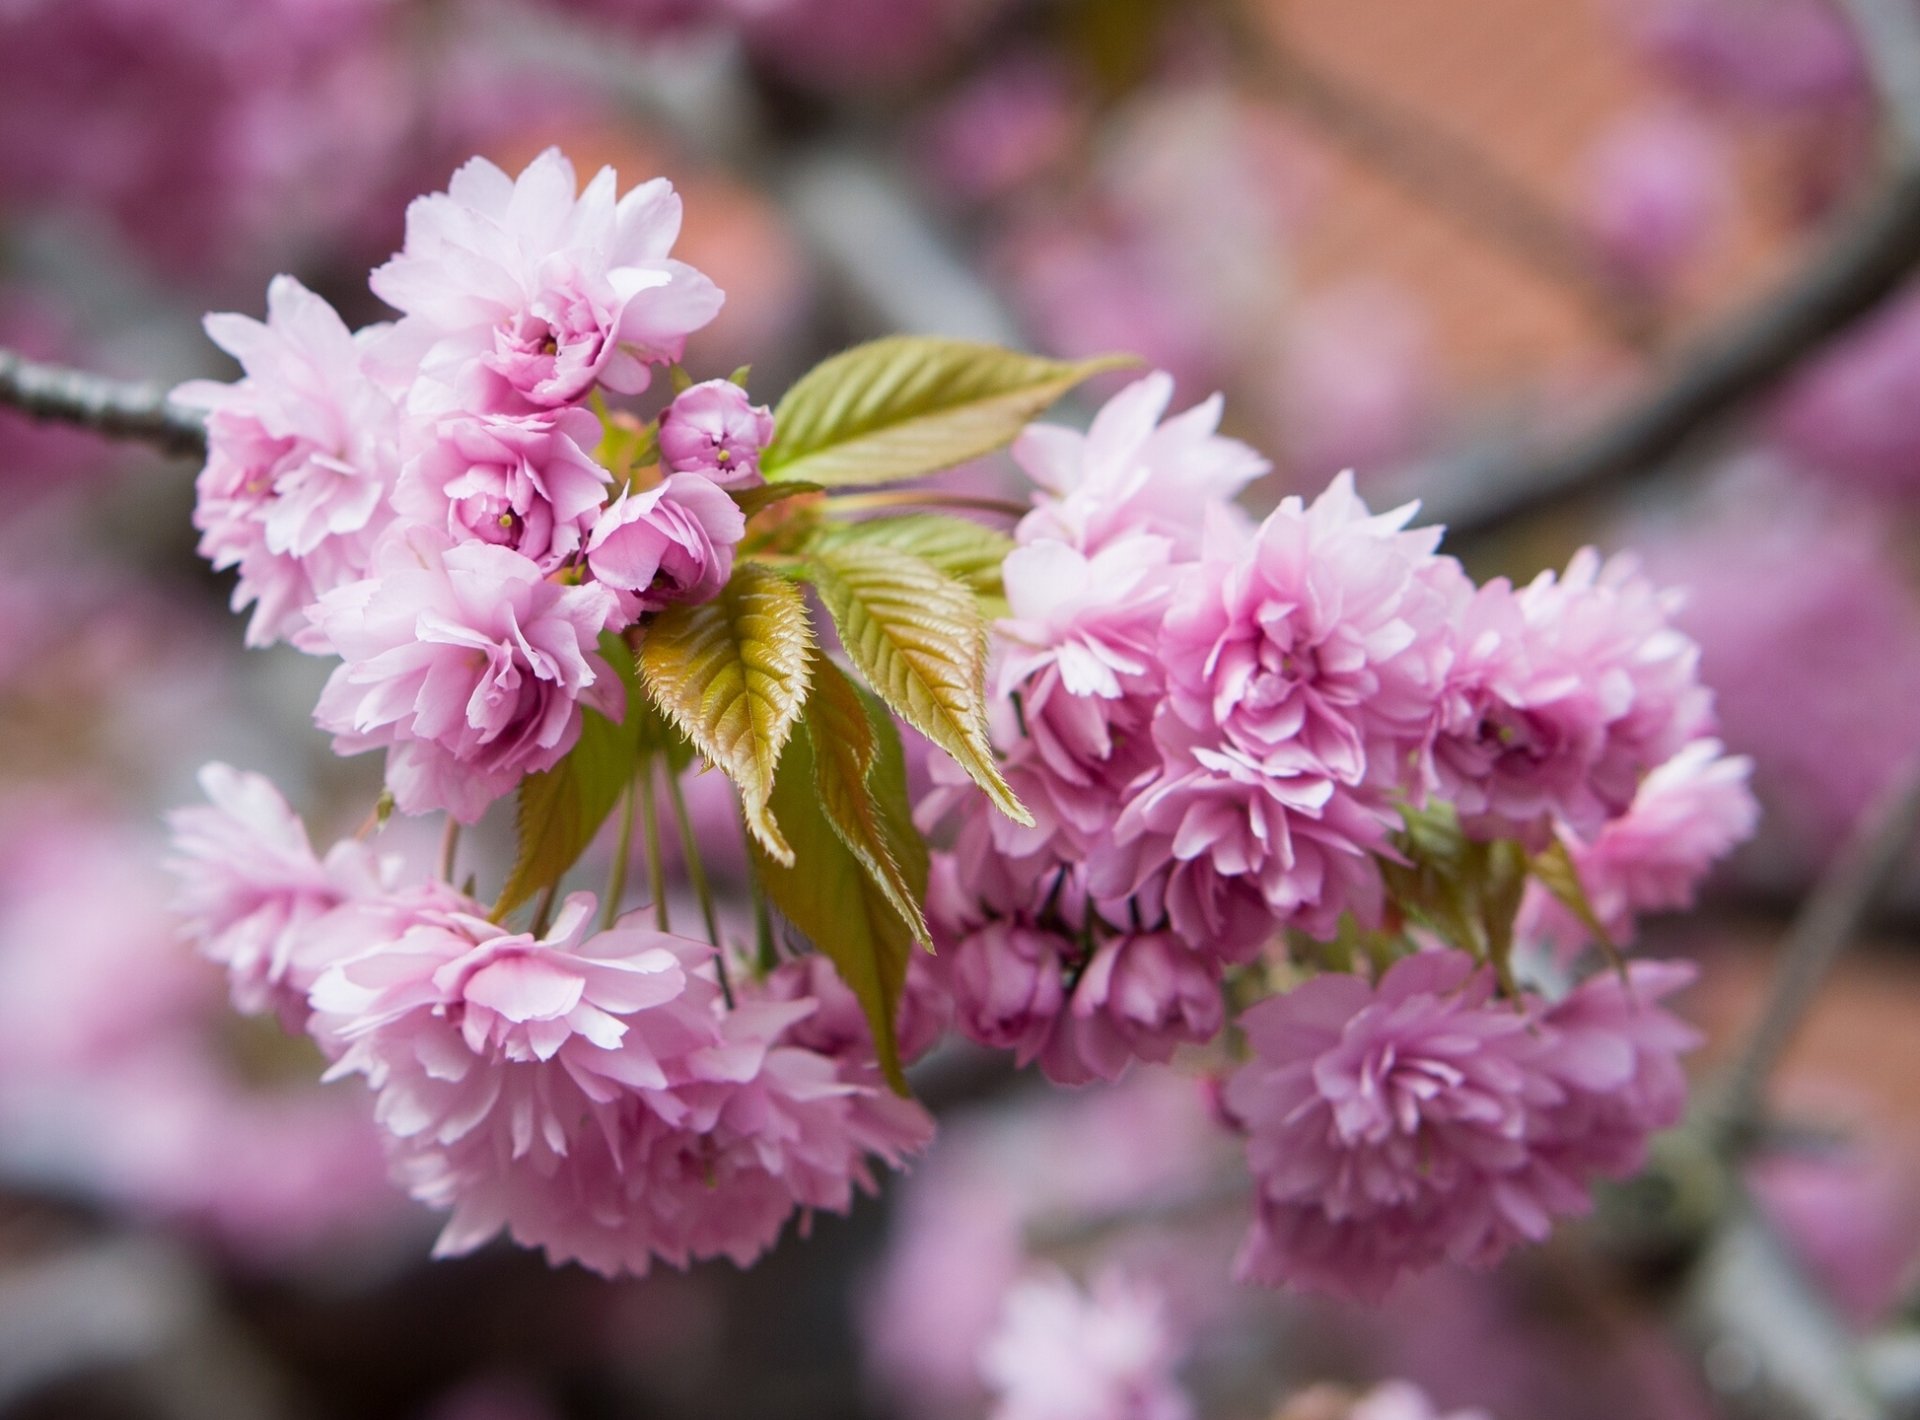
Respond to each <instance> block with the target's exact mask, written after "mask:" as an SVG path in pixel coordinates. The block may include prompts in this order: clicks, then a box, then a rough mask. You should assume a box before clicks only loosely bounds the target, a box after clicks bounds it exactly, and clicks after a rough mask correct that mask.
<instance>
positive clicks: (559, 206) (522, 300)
mask: <svg viewBox="0 0 1920 1420" xmlns="http://www.w3.org/2000/svg"><path fill="white" fill-rule="evenodd" d="M617 185H618V179H617V178H616V177H615V175H614V172H613V169H611V168H602V169H601V170H600V171H599V173H597V174H596V175H595V176H594V179H593V181H592V182H590V183H589V184H588V185H587V188H586V190H585V191H584V192H581V191H579V190H578V184H577V180H576V179H575V177H574V171H573V165H572V164H571V163H569V162H568V161H567V159H566V158H565V157H563V156H562V155H561V154H560V153H559V151H558V150H557V149H551V148H550V149H548V150H547V151H546V152H544V153H542V154H541V155H540V156H539V157H537V158H535V159H534V160H533V162H532V163H531V164H529V165H528V166H527V168H526V170H525V171H524V172H522V173H521V174H520V176H519V177H517V178H509V177H508V176H507V175H506V174H505V173H504V172H502V171H501V170H500V169H499V168H497V167H495V166H494V165H493V164H492V163H489V162H488V161H486V160H485V159H484V158H475V159H473V160H472V161H471V162H469V163H467V164H466V166H464V167H462V168H461V169H460V170H459V171H458V172H456V173H455V174H454V175H453V181H452V182H451V183H450V184H449V185H448V189H447V191H446V192H444V193H434V194H431V195H430V196H427V197H422V198H418V199H416V200H415V201H414V202H413V204H412V205H411V206H410V207H409V208H408V209H407V240H406V246H405V247H404V248H403V249H402V250H401V251H400V252H399V253H398V254H397V255H396V256H395V257H394V258H393V259H392V260H391V261H389V262H388V263H387V264H386V265H384V266H382V267H380V268H379V269H378V270H376V271H375V272H374V273H373V278H372V279H373V289H374V293H375V294H376V295H378V296H379V297H380V298H381V299H382V300H385V301H386V302H388V303H389V304H390V305H392V306H394V307H396V308H397V309H399V310H401V311H404V312H406V313H407V316H408V318H409V319H408V321H407V322H405V323H403V326H402V328H401V329H400V330H399V331H398V332H397V333H396V336H395V342H394V346H393V349H392V350H391V351H390V352H389V358H392V359H394V360H406V359H409V358H412V359H417V360H418V362H419V367H420V368H421V369H422V370H423V371H424V372H425V373H426V374H427V375H428V376H430V377H432V378H434V379H437V380H439V381H440V382H442V383H444V384H446V385H448V386H451V387H453V388H455V389H456V390H462V391H467V393H466V395H465V399H466V400H473V399H480V400H483V401H486V402H487V403H489V404H490V405H491V407H493V408H498V409H516V408H518V409H524V408H529V407H532V408H552V407H555V406H559V405H566V404H571V403H573V402H575V401H577V400H580V399H583V398H584V397H585V396H586V395H587V393H588V392H589V391H590V390H592V389H593V387H594V386H595V385H596V384H598V385H601V386H604V387H605V388H607V389H609V390H613V391H616V392H618V393H621V394H636V393H638V392H639V391H641V390H644V389H645V388H646V387H647V385H648V383H649V382H650V380H651V372H650V370H649V368H648V367H649V366H650V365H653V364H658V363H660V362H663V361H669V360H678V359H679V358H680V355H681V352H682V351H683V350H684V348H685V346H686V339H687V336H688V335H690V334H691V333H692V332H694V331H696V330H698V329H700V327H702V326H704V325H705V324H706V323H707V322H708V321H710V320H712V319H713V317H714V315H715V313H716V312H718V311H719V309H720V303H721V299H722V297H721V294H720V291H719V290H718V288H716V287H715V286H714V284H713V283H712V282H711V281H709V280H708V279H707V278H706V277H705V276H703V275H701V274H700V272H698V271H696V270H694V269H693V268H692V267H690V266H688V265H687V264H686V263H684V262H680V261H675V260H673V259H672V258H671V257H669V255H668V253H669V252H670V251H671V250H672V249H673V243H674V240H675V238H676V237H678V236H679V233H680V199H679V197H678V195H677V194H675V192H674V191H673V187H672V185H671V184H670V183H668V182H667V181H666V180H665V179H664V178H655V179H654V180H653V181H651V182H648V183H643V184H642V185H641V186H639V187H637V188H634V189H633V190H632V191H630V192H628V193H627V194H626V195H625V196H624V197H620V198H619V199H618V200H617V201H616V200H615V192H616V188H617Z"/></svg>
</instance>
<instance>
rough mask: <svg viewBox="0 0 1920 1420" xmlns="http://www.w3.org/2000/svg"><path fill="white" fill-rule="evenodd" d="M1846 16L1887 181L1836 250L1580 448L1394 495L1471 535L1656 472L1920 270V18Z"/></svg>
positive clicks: (1859, 4) (1419, 483)
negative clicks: (1415, 499) (1876, 105)
mask: <svg viewBox="0 0 1920 1420" xmlns="http://www.w3.org/2000/svg"><path fill="white" fill-rule="evenodd" d="M1848 9H1849V11H1850V13H1851V15H1852V17H1853V22H1854V25H1855V27H1856V29H1857V30H1858V32H1859V34H1860V36H1861V50H1862V53H1863V54H1864V55H1865V56H1866V61H1867V66H1868V71H1869V74H1870V76H1871V78H1872V81H1873V84H1874V88H1875V91H1876V93H1877V95H1878V97H1879V101H1880V108H1881V112H1882V132H1883V137H1884V142H1885V146H1886V149H1887V163H1888V174H1887V176H1886V178H1885V179H1884V180H1883V181H1882V183H1881V185H1880V187H1879V188H1878V190H1877V191H1875V192H1874V193H1873V194H1872V195H1871V196H1869V197H1868V198H1867V199H1866V200H1865V201H1863V202H1862V203H1861V204H1860V205H1859V206H1858V207H1857V208H1856V210H1855V212H1854V214H1853V216H1852V217H1850V218H1849V219H1846V220H1845V221H1844V222H1843V223H1842V225H1841V226H1840V228H1839V230H1838V231H1837V232H1836V233H1835V234H1834V235H1833V237H1832V238H1831V239H1829V241H1828V243H1827V245H1826V246H1825V248H1824V249H1823V250H1822V251H1820V252H1819V253H1818V254H1817V255H1816V256H1815V257H1814V258H1813V259H1812V260H1811V261H1809V262H1807V263H1806V264H1804V265H1803V266H1802V267H1801V268H1800V269H1799V271H1798V272H1797V273H1796V274H1795V275H1794V276H1792V277H1791V278H1789V279H1788V280H1787V281H1786V282H1785V284H1783V285H1782V286H1780V287H1778V288H1777V289H1775V290H1774V291H1773V292H1772V293H1771V294H1770V295H1768V296H1765V297H1763V298H1762V299H1761V300H1760V301H1758V302H1757V303H1756V304H1754V305H1752V306H1750V307H1748V308H1747V309H1746V310H1744V311H1741V312H1740V313H1738V314H1736V315H1735V316H1733V317H1731V318H1730V319H1729V320H1727V321H1726V323H1725V324H1723V325H1721V326H1719V327H1718V328H1716V329H1714V330H1712V331H1709V332H1708V333H1707V334H1706V335H1705V336H1703V337H1702V338H1700V339H1699V340H1697V341H1695V342H1693V343H1692V344H1691V345H1689V346H1688V347H1687V348H1686V349H1684V350H1680V351H1677V352H1676V353H1675V354H1674V355H1673V356H1672V357H1671V358H1670V359H1669V360H1667V361H1666V362H1664V373H1663V375H1662V376H1661V377H1660V378H1659V379H1658V380H1657V381H1656V382H1655V383H1654V384H1653V385H1652V386H1651V387H1650V388H1649V389H1647V390H1646V391H1645V393H1643V394H1642V395H1640V396H1639V397H1638V398H1636V399H1634V400H1632V401H1630V402H1629V403H1627V404H1626V405H1625V406H1624V407H1622V408H1621V409H1619V410H1618V411H1616V412H1615V413H1613V414H1611V415H1609V416H1607V417H1606V418H1605V419H1603V420H1602V421H1601V422H1600V423H1599V424H1598V425H1596V426H1593V427H1591V428H1589V429H1588V430H1587V431H1585V432H1584V433H1581V434H1578V435H1576V436H1575V437H1574V438H1573V439H1572V440H1571V442H1567V441H1565V440H1563V439H1560V438H1558V437H1556V436H1554V435H1546V436H1536V437H1532V438H1526V437H1523V438H1520V439H1517V440H1511V441H1505V442H1503V443H1501V444H1499V445H1497V446H1490V447H1488V448H1485V449H1481V450H1478V451H1475V452H1471V453H1468V454H1465V455H1461V456H1459V457H1455V458H1450V459H1442V460H1439V461H1437V462H1434V463H1431V464H1427V465H1424V466H1416V467H1414V468H1411V469H1409V470H1407V471H1406V472H1405V473H1404V475H1403V476H1402V477H1401V478H1399V479H1397V480H1394V481H1393V484H1392V486H1391V487H1390V488H1388V489H1385V490H1383V496H1386V497H1388V498H1389V500H1390V501H1391V500H1392V499H1394V498H1397V497H1399V496H1419V497H1420V498H1421V499H1422V501H1423V503H1424V504H1425V508H1426V512H1427V514H1428V515H1429V516H1430V517H1431V518H1432V519H1433V520H1435V521H1438V522H1444V523H1446V524H1447V525H1448V526H1449V527H1450V528H1452V529H1453V530H1454V531H1456V532H1460V531H1466V530H1472V529H1476V528H1481V527H1486V526H1488V525H1491V524H1493V523H1497V522H1501V521H1504V520H1506V519H1508V518H1512V517H1515V516H1518V515H1521V514H1524V513H1527V512H1530V511H1532V510H1534V509H1537V508H1540V507H1542V506H1544V505H1546V504H1549V503H1551V502H1553V501H1554V500H1556V499H1559V498H1563V497H1566V496H1567V495H1569V494H1575V493H1586V492H1592V491H1595V490H1599V489H1604V488H1612V487H1617V486H1621V485H1624V484H1627V483H1630V482H1633V481H1635V480H1638V479H1643V478H1647V477H1650V476H1653V475H1655V474H1657V473H1658V472H1660V471H1661V470H1662V469H1663V468H1665V467H1666V466H1667V465H1668V464H1669V462H1670V461H1671V460H1672V459H1673V458H1674V457H1675V456H1676V455H1678V454H1680V453H1682V452H1683V451H1684V450H1685V449H1686V447H1687V446H1688V445H1689V444H1690V443H1692V442H1693V441H1694V440H1695V439H1696V438H1697V437H1698V436H1699V435H1700V434H1701V433H1703V432H1704V431H1705V430H1707V429H1709V428H1711V427H1713V426H1715V425H1716V424H1718V423H1719V422H1720V421H1721V420H1723V419H1725V418H1726V417H1727V416H1729V415H1731V414H1734V413H1736V412H1738V411H1739V410H1741V409H1743V408H1745V407H1746V406H1747V405H1748V404H1749V403H1751V401H1752V400H1754V399H1755V398H1756V397H1758V396H1759V395H1761V394H1763V393H1765V392H1766V391H1767V390H1768V389H1770V388H1772V387H1773V386H1774V385H1775V384H1776V383H1777V382H1778V381H1779V380H1780V379H1781V378H1782V377H1783V376H1785V375H1786V374H1787V373H1789V372H1790V371H1791V370H1792V369H1794V368H1795V366H1797V365H1798V364H1799V363H1800V362H1801V361H1803V360H1804V359H1806V358H1807V357H1808V356H1809V355H1811V354H1813V353H1814V352H1816V351H1818V350H1819V349H1821V348H1822V347H1824V346H1825V345H1827V344H1828V343H1829V342H1830V341H1832V340H1833V339H1834V338H1835V337H1836V336H1838V335H1840V334H1842V333H1843V332H1845V331H1847V330H1849V329H1851V328H1852V327H1853V326H1854V324H1855V323H1856V322H1858V321H1859V320H1860V319H1861V318H1862V317H1863V316H1865V315H1867V314H1868V313H1870V312H1872V311H1874V310H1875V309H1877V308H1878V307H1879V306H1880V305H1881V304H1882V302H1884V301H1885V300H1886V298H1887V297H1888V296H1890V295H1891V294H1892V293H1893V292H1894V291H1896V290H1897V289H1899V287H1900V286H1901V285H1902V284H1903V283H1904V282H1905V281H1906V280H1907V278H1908V277H1909V276H1911V275H1912V274H1913V273H1914V271H1915V270H1916V268H1917V267H1920V15H1916V14H1915V13H1913V11H1912V10H1911V9H1910V8H1908V7H1907V6H1905V5H1904V4H1902V3H1900V0H1848Z"/></svg>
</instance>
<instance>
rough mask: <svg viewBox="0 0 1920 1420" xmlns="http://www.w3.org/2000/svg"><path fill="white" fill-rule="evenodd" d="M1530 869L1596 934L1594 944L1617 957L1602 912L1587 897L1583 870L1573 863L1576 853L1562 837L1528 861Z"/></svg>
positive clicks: (1616, 951)
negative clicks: (1581, 875)
mask: <svg viewBox="0 0 1920 1420" xmlns="http://www.w3.org/2000/svg"><path fill="white" fill-rule="evenodd" d="M1527 869H1528V871H1529V872H1531V873H1532V874H1533V877H1534V880H1535V881H1536V882H1538V883H1539V884H1540V886H1541V887H1543V888H1545V889H1546V890H1547V891H1548V892H1550V893H1552V894H1553V897H1554V900H1555V901H1556V902H1558V903H1559V904H1560V905H1561V906H1562V907H1564V908H1566V909H1567V911H1569V912H1571V913H1572V914H1573V916H1574V919H1575V920H1576V921H1578V922H1579V924H1580V925H1581V926H1582V927H1585V928H1586V929H1587V931H1588V932H1590V933H1592V934H1593V940H1594V944H1595V945H1596V946H1598V947H1599V948H1600V950H1601V951H1602V952H1604V953H1606V954H1607V955H1608V956H1610V957H1617V956H1618V955H1619V951H1620V948H1619V946H1618V945H1617V944H1616V943H1615V942H1614V940H1613V937H1612V934H1610V933H1609V932H1608V931H1607V927H1606V924H1605V923H1604V922H1602V921H1601V920H1600V914H1599V913H1597V912H1595V911H1594V910H1593V902H1592V901H1591V900H1590V899H1589V898H1588V897H1587V888H1586V884H1585V883H1582V882H1581V881H1580V870H1579V869H1578V868H1576V867H1575V866H1574V863H1573V855H1572V854H1570V853H1568V852H1567V845H1566V844H1564V843H1562V842H1561V841H1560V840H1559V839H1557V838H1556V839H1554V841H1553V842H1552V843H1551V844H1549V845H1548V846H1547V848H1546V849H1545V850H1543V851H1542V852H1539V853H1536V854H1534V855H1533V857H1532V858H1531V859H1530V860H1529V861H1528V863H1527Z"/></svg>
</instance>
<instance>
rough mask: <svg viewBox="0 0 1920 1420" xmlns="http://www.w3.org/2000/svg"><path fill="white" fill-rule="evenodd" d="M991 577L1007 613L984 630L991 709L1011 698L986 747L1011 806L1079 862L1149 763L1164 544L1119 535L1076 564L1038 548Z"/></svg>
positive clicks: (1043, 543)
mask: <svg viewBox="0 0 1920 1420" xmlns="http://www.w3.org/2000/svg"><path fill="white" fill-rule="evenodd" d="M1003 571H1004V577H1005V582H1006V591H1007V601H1008V605H1009V608H1010V611H1011V615H1010V616H1008V617H1007V618H1006V619H1004V620H1002V621H1000V622H997V623H996V624H995V626H994V637H995V646H996V649H997V653H998V665H997V670H996V672H995V683H996V685H997V686H998V689H999V694H1000V695H1001V696H1002V697H1003V699H1005V700H1011V699H1012V698H1013V697H1017V698H1018V713H1017V714H1016V715H1014V716H1012V717H1011V719H1012V721H1013V723H1012V725H1011V726H1009V727H1008V728H1007V729H1006V732H1004V733H1002V734H1000V735H999V737H998V738H999V740H1000V742H1001V744H1002V745H1003V747H1004V748H1006V749H1007V750H1008V751H1009V752H1010V757H1011V760H1012V764H1013V765H1014V766H1015V777H1016V778H1019V779H1020V784H1019V786H1018V791H1019V792H1020V793H1021V795H1022V798H1023V801H1025V800H1026V799H1027V797H1028V795H1029V794H1031V795H1032V798H1033V801H1034V813H1035V816H1036V817H1037V818H1038V817H1043V816H1044V817H1046V818H1049V819H1051V820H1054V821H1056V822H1058V823H1061V824H1064V825H1065V826H1066V827H1068V828H1069V829H1070V830H1071V841H1072V842H1073V844H1074V845H1075V846H1076V847H1077V848H1078V849H1079V850H1080V851H1083V852H1084V851H1086V850H1087V848H1088V847H1089V846H1090V845H1091V844H1092V843H1093V842H1094V841H1096V840H1097V839H1099V838H1100V837H1102V836H1104V835H1105V833H1106V832H1107V831H1108V830H1109V829H1110V828H1111V827H1112V824H1113V820H1114V816H1115V814H1116V813H1117V812H1118V809H1119V804H1120V799H1121V795H1122V793H1123V791H1124V790H1126V789H1127V787H1128V786H1129V785H1131V784H1132V783H1133V782H1134V781H1135V780H1137V779H1139V778H1141V777H1142V776H1143V775H1145V774H1147V773H1149V772H1150V771H1151V770H1152V769H1153V768H1154V767H1155V766H1156V765H1157V763H1158V755H1157V754H1156V753H1155V751H1154V747H1153V742H1152V737H1151V735H1150V734H1149V732H1148V727H1149V724H1150V722H1151V720H1152V716H1153V710H1154V707H1155V706H1156V705H1157V704H1158V702H1159V699H1160V694H1161V685H1160V667H1159V647H1158V642H1159V636H1160V620H1161V617H1162V616H1163V615H1164V614H1165V610H1166V601H1167V594H1168V592H1169V590H1170V587H1171V585H1172V568H1171V566H1170V565H1169V563H1168V545H1167V542H1166V540H1165V539H1164V538H1158V537H1150V536H1137V537H1125V538H1120V539H1117V540H1116V541H1114V542H1112V543H1110V544H1108V545H1107V546H1106V547H1103V548H1102V549H1101V550H1100V551H1099V552H1097V553H1095V554H1093V555H1092V556H1088V555H1087V554H1085V553H1083V552H1081V551H1080V550H1079V549H1077V548H1074V547H1072V546H1070V545H1068V544H1066V543H1063V542H1057V541H1053V540H1051V539H1043V540H1039V541H1035V542H1031V543H1028V544H1026V545H1024V546H1021V547H1017V548H1015V549H1014V551H1013V552H1012V553H1011V554H1009V556H1008V557H1007V561H1006V565H1005V567H1004V569H1003ZM1000 718H1001V719H1002V720H1003V721H1004V720H1006V719H1007V718H1009V717H1007V716H1005V715H1004V713H1002V714H1001V716H1000ZM1001 837H1002V839H1003V840H1004V839H1005V838H1006V834H1005V833H1004V831H1003V832H1002V833H1001Z"/></svg>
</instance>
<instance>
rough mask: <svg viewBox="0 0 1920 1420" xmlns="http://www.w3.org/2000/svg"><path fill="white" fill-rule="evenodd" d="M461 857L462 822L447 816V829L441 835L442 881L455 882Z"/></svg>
mask: <svg viewBox="0 0 1920 1420" xmlns="http://www.w3.org/2000/svg"><path fill="white" fill-rule="evenodd" d="M459 856H460V820H459V819H457V818H455V817H454V816H453V815H452V814H448V815H447V826H446V829H445V830H444V831H443V832H442V833H441V835H440V881H441V882H443V883H450V882H452V881H453V868H454V863H455V861H456V860H457V859H458V858H459Z"/></svg>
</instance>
